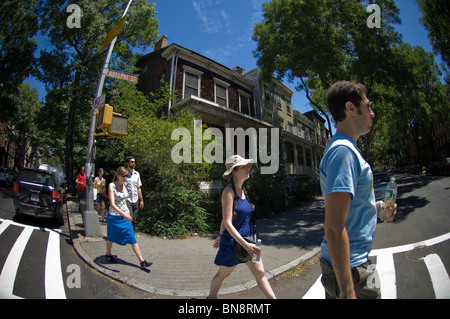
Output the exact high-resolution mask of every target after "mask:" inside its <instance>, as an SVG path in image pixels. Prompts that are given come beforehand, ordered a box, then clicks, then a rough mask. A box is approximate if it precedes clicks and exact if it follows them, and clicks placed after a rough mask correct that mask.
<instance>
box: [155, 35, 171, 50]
mask: <svg viewBox="0 0 450 319" xmlns="http://www.w3.org/2000/svg"><path fill="white" fill-rule="evenodd" d="M168 42H169V39H168V38H167V36H166V35H163V36H162V37H161V39H159V41H158V42H157V43H156V44H155V49H154V50H153V51H158V50H161V49H164V48H165V47H166V46H167V43H168Z"/></svg>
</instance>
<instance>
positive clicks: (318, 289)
mask: <svg viewBox="0 0 450 319" xmlns="http://www.w3.org/2000/svg"><path fill="white" fill-rule="evenodd" d="M321 279H322V276H319V278H318V279H317V280H316V282H315V283H314V285H313V286H312V287H311V288H310V289H309V290H308V292H307V293H306V294H305V295H304V296H303V298H302V299H325V289H323V285H322V282H321Z"/></svg>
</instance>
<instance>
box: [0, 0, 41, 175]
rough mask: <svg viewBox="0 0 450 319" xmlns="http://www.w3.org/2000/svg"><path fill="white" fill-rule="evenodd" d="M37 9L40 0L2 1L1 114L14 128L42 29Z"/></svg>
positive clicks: (0, 25)
mask: <svg viewBox="0 0 450 319" xmlns="http://www.w3.org/2000/svg"><path fill="white" fill-rule="evenodd" d="M36 11H37V1H36V0H17V1H12V0H6V1H2V2H1V3H0V114H1V121H2V122H3V121H4V122H5V123H6V124H7V126H8V127H9V128H10V129H11V118H12V117H14V114H15V110H16V106H15V104H14V99H15V97H17V96H18V95H19V94H21V93H20V92H19V90H20V87H19V86H20V84H21V83H22V82H23V81H24V80H25V79H26V78H27V77H28V75H29V74H30V71H31V69H32V68H33V64H34V56H33V55H34V51H35V50H36V40H35V39H34V38H33V37H34V35H35V34H36V32H37V30H38V19H37V17H36ZM9 133H10V132H9ZM9 133H7V134H9ZM10 137H11V136H10ZM3 160H4V161H5V162H4V163H3V162H2V163H0V165H1V166H4V165H6V161H7V158H6V157H5V158H3Z"/></svg>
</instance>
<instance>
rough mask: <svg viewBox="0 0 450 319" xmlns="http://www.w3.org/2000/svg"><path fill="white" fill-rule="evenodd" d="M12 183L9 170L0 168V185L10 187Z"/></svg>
mask: <svg viewBox="0 0 450 319" xmlns="http://www.w3.org/2000/svg"><path fill="white" fill-rule="evenodd" d="M13 181H14V174H13V172H12V171H11V170H10V169H9V168H5V167H0V183H2V184H5V185H11V184H12V183H13Z"/></svg>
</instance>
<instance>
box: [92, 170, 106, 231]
mask: <svg viewBox="0 0 450 319" xmlns="http://www.w3.org/2000/svg"><path fill="white" fill-rule="evenodd" d="M97 173H98V176H97V177H96V178H95V179H94V187H95V189H96V190H97V198H96V202H97V209H98V210H100V212H101V216H102V222H103V223H106V219H105V193H106V180H105V179H104V178H103V168H99V169H98V171H97Z"/></svg>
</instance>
